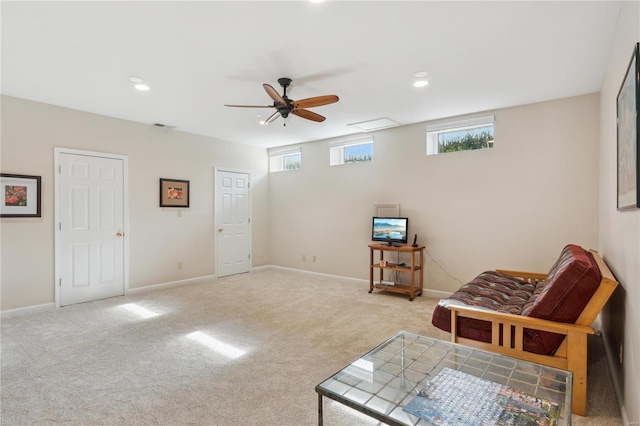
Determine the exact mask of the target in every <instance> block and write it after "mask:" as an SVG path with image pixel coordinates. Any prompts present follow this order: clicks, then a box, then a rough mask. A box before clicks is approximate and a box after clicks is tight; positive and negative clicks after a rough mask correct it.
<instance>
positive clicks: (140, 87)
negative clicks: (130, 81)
mask: <svg viewBox="0 0 640 426" xmlns="http://www.w3.org/2000/svg"><path fill="white" fill-rule="evenodd" d="M133 87H135V88H136V89H138V90H139V91H141V92H147V91H148V90H149V86H147V85H146V84H142V83H138V84H136V85H135V86H133Z"/></svg>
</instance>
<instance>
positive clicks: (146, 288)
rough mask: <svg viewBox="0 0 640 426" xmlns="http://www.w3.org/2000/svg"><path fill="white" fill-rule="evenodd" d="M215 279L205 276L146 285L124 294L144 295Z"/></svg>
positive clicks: (131, 289) (214, 277)
mask: <svg viewBox="0 0 640 426" xmlns="http://www.w3.org/2000/svg"><path fill="white" fill-rule="evenodd" d="M215 279H216V276H215V275H205V276H202V277H197V278H188V279H186V280H178V281H170V282H166V283H160V284H152V285H147V286H144V287H136V288H130V289H129V290H127V292H126V294H137V293H146V292H148V291H154V290H159V289H161V288H167V287H178V286H182V285H187V284H199V283H202V282H207V281H213V280H215Z"/></svg>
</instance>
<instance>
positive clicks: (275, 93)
mask: <svg viewBox="0 0 640 426" xmlns="http://www.w3.org/2000/svg"><path fill="white" fill-rule="evenodd" d="M262 87H264V90H265V91H266V92H267V95H269V97H270V98H271V99H273V102H275V103H277V104H283V105H286V104H287V103H286V102H285V101H284V98H283V97H282V96H281V95H280V93H278V91H277V90H276V89H274V88H273V87H272V86H270V85H268V84H267V83H264V84H263V85H262Z"/></svg>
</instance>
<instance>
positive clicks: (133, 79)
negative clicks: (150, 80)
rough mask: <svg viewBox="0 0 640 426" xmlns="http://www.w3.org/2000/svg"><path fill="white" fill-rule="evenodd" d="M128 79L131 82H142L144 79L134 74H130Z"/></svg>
mask: <svg viewBox="0 0 640 426" xmlns="http://www.w3.org/2000/svg"><path fill="white" fill-rule="evenodd" d="M129 81H130V82H132V83H142V82H143V81H144V80H143V79H141V78H140V77H136V76H133V75H132V76H131V77H129Z"/></svg>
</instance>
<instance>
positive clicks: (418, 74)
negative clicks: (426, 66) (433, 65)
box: [413, 71, 429, 78]
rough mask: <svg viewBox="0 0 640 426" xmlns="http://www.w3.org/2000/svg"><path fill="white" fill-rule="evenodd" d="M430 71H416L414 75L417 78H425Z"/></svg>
mask: <svg viewBox="0 0 640 426" xmlns="http://www.w3.org/2000/svg"><path fill="white" fill-rule="evenodd" d="M428 75H429V73H428V72H426V71H418V72H417V73H415V74H414V75H413V76H414V77H415V78H425V77H426V76H428Z"/></svg>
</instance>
